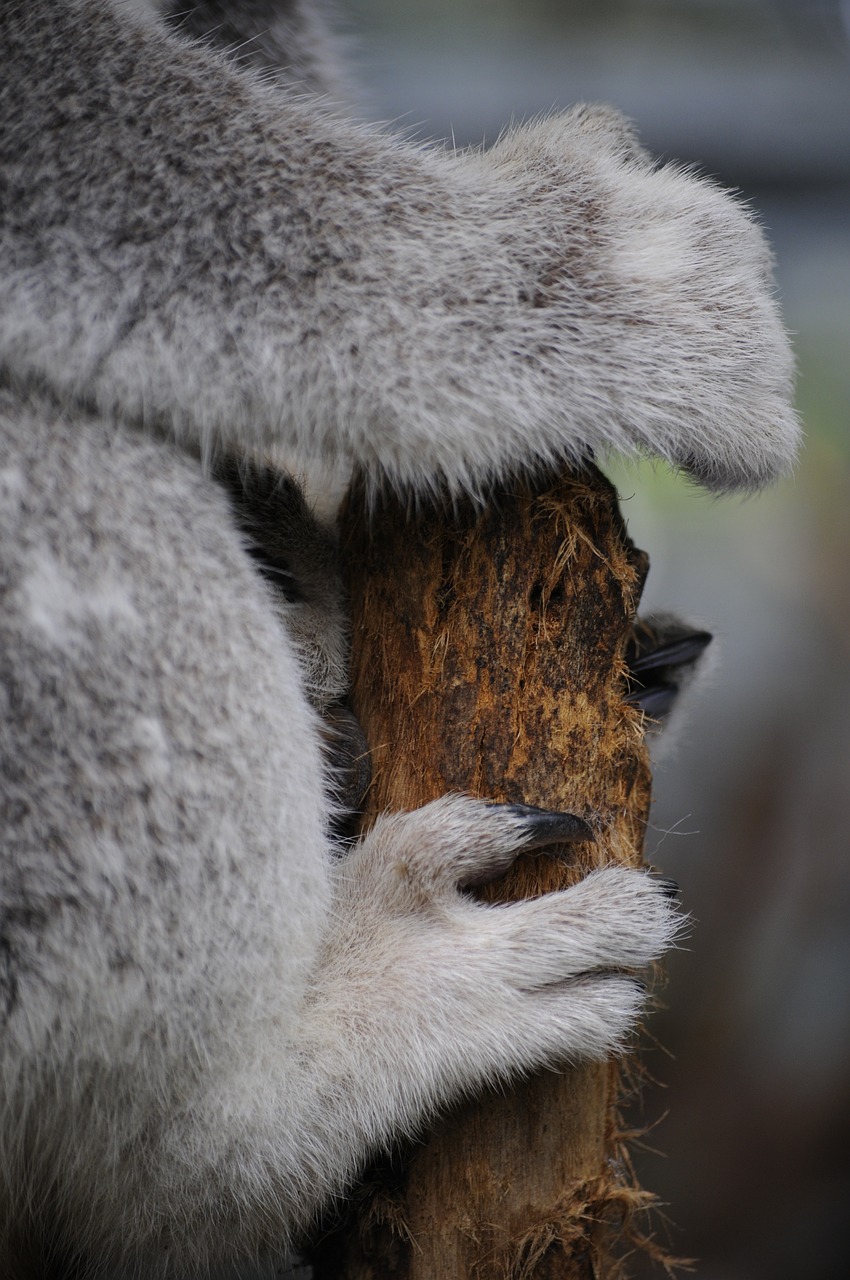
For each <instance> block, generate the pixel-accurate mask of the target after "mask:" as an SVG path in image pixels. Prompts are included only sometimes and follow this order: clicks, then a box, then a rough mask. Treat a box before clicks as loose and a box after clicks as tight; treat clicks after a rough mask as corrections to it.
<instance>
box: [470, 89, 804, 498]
mask: <svg viewBox="0 0 850 1280" xmlns="http://www.w3.org/2000/svg"><path fill="white" fill-rule="evenodd" d="M488 160H489V162H490V163H491V164H492V165H494V166H496V169H497V171H498V172H499V174H501V175H502V177H503V178H504V179H505V180H506V181H507V183H508V185H509V186H510V185H513V186H515V188H516V195H515V197H514V200H515V201H516V203H517V204H518V205H519V204H521V206H522V209H523V212H524V217H525V229H526V230H525V236H524V243H523V244H522V245H521V246H520V248H519V249H518V251H517V252H518V253H521V254H522V256H523V258H524V264H523V265H524V268H525V270H526V272H527V279H528V282H529V283H528V288H527V290H526V294H527V296H528V297H529V298H530V299H531V300H532V304H533V307H532V311H531V312H529V313H528V314H527V317H526V320H525V334H524V338H523V344H522V347H521V348H518V349H522V350H523V352H524V353H525V354H526V358H529V357H532V358H533V359H534V361H535V364H536V367H537V369H538V371H539V372H540V373H541V374H542V378H541V379H540V380H539V391H540V392H541V393H542V394H543V395H544V396H545V398H546V399H549V398H550V396H551V408H550V409H549V412H550V414H552V415H553V419H552V420H553V422H557V421H558V420H559V419H560V420H561V421H562V422H563V423H564V426H563V437H562V439H563V440H565V441H566V442H567V448H568V450H569V448H570V445H569V442H570V440H572V441H574V442H575V445H576V446H577V449H576V448H575V447H574V448H573V449H572V452H573V453H575V452H576V451H578V452H580V450H581V445H582V444H584V446H585V448H590V449H594V448H597V447H599V448H605V447H606V446H612V447H614V448H616V449H620V450H625V451H629V452H633V451H635V450H637V451H640V452H644V453H649V454H654V455H658V456H661V457H662V458H664V459H665V460H667V461H668V462H669V463H671V464H672V465H673V466H675V467H677V468H682V469H683V470H685V471H687V472H688V473H690V474H692V475H693V476H694V477H695V478H696V479H698V480H699V481H700V483H702V484H704V485H706V486H707V487H709V488H712V489H719V490H722V489H729V488H755V487H757V486H759V485H761V484H764V483H765V482H766V481H769V480H770V479H772V478H774V477H775V476H777V475H780V474H782V473H783V472H785V471H787V470H788V468H789V467H790V465H791V463H792V461H793V459H794V457H795V455H796V452H797V447H798V444H799V439H800V430H799V424H798V421H797V418H796V415H795V413H794V411H793V408H792V406H791V394H792V373H793V360H792V356H791V350H790V346H789V343H788V340H787V337H786V335H785V332H784V330H783V328H782V324H781V321H780V317H779V312H778V309H777V306H776V303H775V301H774V298H773V296H772V295H773V283H772V263H771V256H770V252H769V250H768V247H767V245H766V242H765V240H764V237H763V235H762V233H761V231H760V229H759V227H758V226H757V224H756V222H755V220H754V218H753V217H752V215H751V214H750V212H749V211H748V210H747V208H746V206H745V205H744V204H742V202H741V201H739V200H737V199H735V198H734V197H733V196H732V195H730V194H729V193H728V192H725V191H723V190H721V189H720V188H719V187H718V186H717V185H716V184H715V183H713V182H711V181H709V180H706V179H703V178H700V177H698V176H696V175H695V174H694V173H693V172H689V171H686V170H684V169H683V168H681V167H679V166H676V165H672V164H666V165H657V164H654V163H653V162H652V161H651V160H650V158H649V157H648V156H647V154H646V153H645V152H643V151H642V150H641V148H640V147H639V145H638V143H637V140H636V138H635V135H634V132H633V130H632V128H631V126H630V125H629V124H628V123H627V122H626V121H624V120H623V119H622V117H620V116H619V115H618V114H617V113H615V112H612V111H610V110H608V109H605V108H588V107H578V108H575V109H574V110H572V111H570V112H567V113H565V114H563V115H558V116H553V117H551V118H549V119H547V120H543V121H541V122H538V123H536V124H533V125H531V126H528V127H526V128H521V129H517V130H515V131H512V132H511V133H510V134H508V135H507V136H506V137H505V139H504V140H502V141H501V142H500V143H499V144H498V145H497V146H496V147H494V148H493V150H492V151H491V152H489V153H488ZM518 222H519V217H517V223H518ZM532 237H533V238H534V246H535V247H533V248H532V246H531V243H530V241H531V239H532ZM547 379H551V384H552V386H551V392H546V391H545V389H544V383H545V382H546V380H547Z"/></svg>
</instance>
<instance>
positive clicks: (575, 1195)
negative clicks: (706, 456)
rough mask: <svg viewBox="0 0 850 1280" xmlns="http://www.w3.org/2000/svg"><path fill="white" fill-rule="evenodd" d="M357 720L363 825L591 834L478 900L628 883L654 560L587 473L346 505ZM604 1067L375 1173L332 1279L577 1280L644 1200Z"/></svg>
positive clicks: (518, 1101) (546, 1082)
mask: <svg viewBox="0 0 850 1280" xmlns="http://www.w3.org/2000/svg"><path fill="white" fill-rule="evenodd" d="M343 543H344V551H345V558H346V564H347V575H348V590H349V595H350V602H351V609H352V615H353V650H354V656H353V697H352V705H353V707H354V710H355V712H356V713H357V715H358V716H359V718H360V721H361V723H362V725H363V728H364V730H365V732H366V735H367V739H368V741H369V744H370V748H371V753H372V767H373V782H372V787H371V790H370V793H369V797H368V812H367V814H366V816H365V820H364V825H366V826H368V824H369V822H370V821H371V819H372V817H373V816H374V815H375V814H377V813H379V812H381V811H384V810H396V809H412V808H415V807H416V806H418V805H420V804H423V803H425V802H426V801H428V800H431V799H433V798H435V797H436V796H440V795H443V794H445V793H446V792H448V791H465V792H468V793H470V794H472V795H476V796H482V797H487V798H490V799H493V800H507V801H514V802H516V801H520V802H524V803H526V804H533V805H539V806H543V807H545V808H550V809H559V810H569V811H572V812H574V813H577V814H580V815H581V816H583V817H586V818H587V819H588V820H589V821H590V823H591V825H592V826H593V828H594V831H595V833H596V837H597V838H596V842H595V843H590V842H586V843H584V844H581V845H571V846H568V847H567V846H564V847H563V848H561V849H560V851H556V856H548V855H526V856H525V857H523V858H521V859H520V861H519V862H518V863H517V865H516V867H515V868H514V870H513V871H512V872H511V874H510V875H509V876H507V877H506V878H505V879H504V880H502V881H500V882H498V883H497V884H495V885H491V886H488V887H487V889H486V891H484V892H485V893H486V896H487V897H489V898H491V899H494V900H495V899H503V900H504V899H512V898H519V897H528V896H533V895H536V894H539V893H543V892H546V891H547V890H551V889H555V888H560V887H563V886H565V885H568V884H571V883H573V882H574V881H575V880H576V879H577V878H579V877H580V876H582V875H584V874H585V873H586V872H587V871H589V870H590V869H592V868H593V867H595V866H598V865H600V864H603V863H610V862H613V861H617V862H625V863H629V864H637V863H639V861H640V858H641V848H642V843H643V834H644V827H645V824H646V820H647V814H648V807H649V795H650V776H649V768H648V763H647V756H646V751H645V747H644V742H643V734H642V731H641V727H640V715H639V713H637V712H635V711H633V710H632V709H631V708H629V707H627V706H624V704H623V701H622V698H623V693H624V685H623V648H624V642H625V640H626V637H627V634H628V631H629V627H630V625H631V623H632V620H633V618H634V613H635V608H636V605H637V601H638V598H639V596H640V590H641V587H642V584H643V579H644V577H645V575H646V569H647V561H646V557H645V555H644V554H643V553H642V552H639V551H636V550H635V549H634V548H633V547H632V546H631V544H630V543H629V541H628V538H627V537H626V534H625V530H624V526H623V522H622V519H621V517H620V513H619V509H618V506H617V499H616V495H615V493H614V491H613V489H612V488H611V486H610V485H609V484H608V482H607V481H606V480H605V479H604V478H603V477H602V476H601V475H600V474H599V473H598V472H597V471H595V470H589V471H587V472H583V473H581V474H576V475H573V476H571V477H568V478H566V479H564V480H563V481H561V482H559V483H558V484H557V485H556V486H554V487H552V488H550V489H549V490H548V491H546V492H543V493H537V494H534V495H532V494H530V493H528V492H525V491H520V490H519V489H518V490H517V491H516V492H510V493H508V492H502V493H501V494H499V495H498V497H497V498H495V499H494V500H493V502H492V503H491V505H490V506H489V507H488V509H487V510H486V511H483V512H481V511H476V510H474V509H473V508H472V507H471V506H460V507H457V506H456V507H454V508H452V509H448V508H447V509H443V510H437V509H435V508H428V509H423V508H420V509H419V510H417V511H415V512H413V513H409V512H408V511H407V510H406V509H405V507H404V506H402V505H401V504H400V503H398V502H397V501H396V500H395V499H393V498H391V497H387V498H383V499H381V500H379V501H378V502H377V504H376V505H374V506H373V507H371V508H369V509H368V510H367V507H366V504H365V499H364V497H363V495H362V494H359V493H358V492H357V491H355V492H354V495H353V496H352V497H351V498H350V500H349V503H348V507H347V511H346V515H345V519H344V528H343ZM617 1092H618V1068H617V1066H616V1064H605V1065H597V1064H593V1065H590V1066H582V1067H578V1068H565V1069H564V1070H563V1072H561V1073H556V1072H547V1073H545V1074H542V1075H541V1076H539V1077H536V1078H533V1079H530V1080H527V1081H522V1082H520V1083H519V1084H517V1086H516V1087H515V1088H513V1089H512V1090H511V1091H510V1092H505V1093H499V1094H493V1095H492V1096H487V1097H484V1098H482V1099H479V1100H476V1101H474V1102H471V1103H468V1104H465V1105H463V1106H461V1107H458V1108H457V1109H456V1110H455V1111H454V1112H453V1113H452V1114H451V1115H450V1116H449V1117H448V1118H446V1119H445V1120H443V1121H442V1122H441V1123H440V1125H439V1127H438V1128H436V1129H435V1130H434V1131H433V1132H431V1133H429V1134H427V1135H424V1137H423V1142H422V1144H421V1145H417V1146H415V1147H413V1148H412V1149H411V1150H408V1151H406V1152H405V1153H404V1154H403V1156H399V1157H398V1158H397V1159H396V1160H395V1161H394V1162H393V1165H392V1167H391V1168H390V1167H389V1166H387V1167H386V1168H384V1169H382V1170H378V1171H375V1172H374V1173H373V1174H372V1175H371V1177H370V1180H369V1182H368V1185H367V1186H366V1188H365V1189H364V1190H361V1192H360V1195H359V1198H357V1199H356V1200H355V1204H356V1210H355V1212H354V1214H353V1218H354V1220H353V1221H350V1222H349V1223H348V1224H347V1225H346V1226H344V1227H343V1228H342V1229H341V1230H339V1231H338V1232H337V1233H336V1234H335V1235H333V1236H331V1237H329V1238H328V1239H327V1240H326V1242H325V1245H324V1246H323V1253H322V1255H321V1260H319V1259H317V1262H316V1275H317V1277H328V1280H329V1278H330V1276H331V1275H333V1276H334V1277H335V1280H337V1278H339V1277H346V1280H388V1278H389V1277H403V1278H404V1280H466V1278H467V1277H469V1278H470V1280H473V1278H474V1280H506V1278H507V1277H510V1278H511V1280H532V1277H533V1278H534V1280H548V1278H550V1277H552V1278H554V1277H556V1276H557V1277H558V1278H559V1280H579V1278H581V1280H590V1278H591V1277H594V1280H596V1278H598V1277H600V1276H602V1275H605V1274H609V1273H610V1272H611V1268H612V1267H613V1264H612V1263H610V1260H609V1246H610V1245H611V1243H612V1239H613V1240H615V1238H616V1236H617V1234H618V1231H619V1224H620V1223H621V1221H622V1219H623V1217H624V1215H625V1216H627V1210H628V1207H629V1204H630V1202H631V1200H633V1199H634V1198H637V1199H640V1198H641V1196H640V1193H639V1192H638V1191H637V1190H636V1189H635V1188H633V1187H631V1186H630V1185H625V1184H626V1183H627V1182H628V1179H627V1176H626V1175H625V1173H624V1172H623V1170H622V1167H621V1165H620V1163H619V1161H618V1160H617V1159H615V1155H616V1152H615V1144H616V1136H615V1116H616V1105H617Z"/></svg>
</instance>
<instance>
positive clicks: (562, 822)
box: [505, 804, 596, 849]
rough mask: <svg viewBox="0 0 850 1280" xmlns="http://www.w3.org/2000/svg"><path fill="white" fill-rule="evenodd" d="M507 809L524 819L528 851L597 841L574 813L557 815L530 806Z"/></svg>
mask: <svg viewBox="0 0 850 1280" xmlns="http://www.w3.org/2000/svg"><path fill="white" fill-rule="evenodd" d="M505 808H506V809H507V810H508V811H509V812H511V813H512V814H514V815H515V816H516V817H517V818H520V819H522V822H523V824H524V826H525V829H526V833H527V838H526V840H525V841H524V846H525V848H526V849H539V848H542V847H543V846H544V845H547V844H564V843H570V844H573V843H576V842H577V841H579V840H595V839H596V837H595V835H594V834H593V830H592V828H591V827H590V826H589V825H588V824H587V823H586V822H585V820H584V819H583V818H579V817H577V815H576V814H574V813H557V812H556V811H554V810H552V809H538V808H536V807H535V806H534V805H529V804H509V805H505Z"/></svg>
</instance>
